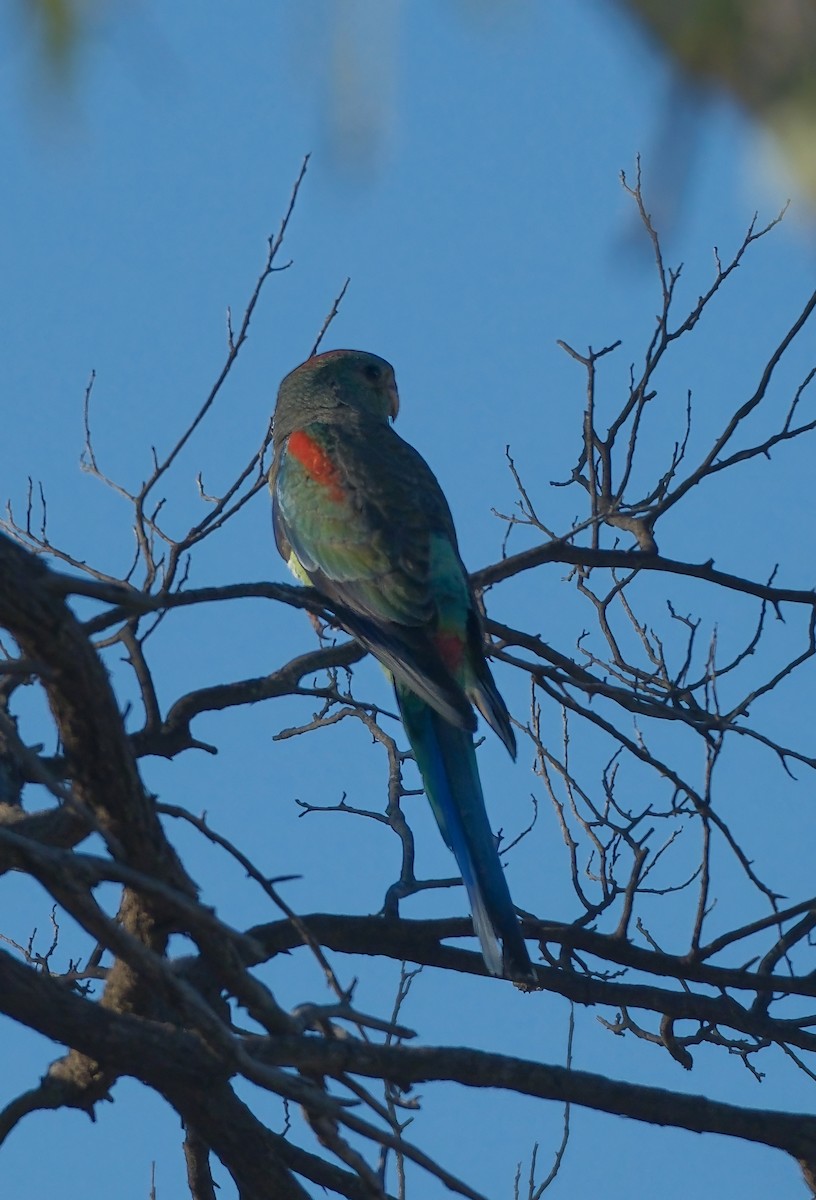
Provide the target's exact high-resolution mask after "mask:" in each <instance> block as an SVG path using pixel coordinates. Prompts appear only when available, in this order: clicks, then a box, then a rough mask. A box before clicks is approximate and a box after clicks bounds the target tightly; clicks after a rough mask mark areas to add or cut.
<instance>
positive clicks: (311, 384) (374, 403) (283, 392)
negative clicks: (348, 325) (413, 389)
mask: <svg viewBox="0 0 816 1200" xmlns="http://www.w3.org/2000/svg"><path fill="white" fill-rule="evenodd" d="M348 408H351V409H357V410H358V411H360V412H364V413H367V414H368V415H369V416H372V417H376V418H378V419H380V420H382V421H383V422H387V421H388V420H392V421H393V420H394V418H395V417H396V415H397V412H398V411H399V395H398V394H397V381H396V379H395V378H394V368H393V367H392V366H391V364H390V363H388V362H386V361H385V359H384V358H380V357H379V355H377V354H369V353H368V352H367V351H365V350H328V351H327V352H326V353H325V354H315V355H314V356H313V357H312V358H307V360H306V362H305V363H301V365H300V366H299V367H295V369H294V371H290V373H289V374H288V375H287V376H286V378H285V379H284V381H283V383H282V384H281V385H280V390H279V391H278V403H277V407H276V409H275V425H276V427H277V428H278V430H279V433H280V434H283V435H285V434H286V433H288V432H289V431H290V430H292V429H295V428H297V427H298V426H300V425H303V424H306V423H308V422H309V421H311V420H319V419H323V420H325V419H330V414H331V411H332V410H335V411H337V410H342V409H348Z"/></svg>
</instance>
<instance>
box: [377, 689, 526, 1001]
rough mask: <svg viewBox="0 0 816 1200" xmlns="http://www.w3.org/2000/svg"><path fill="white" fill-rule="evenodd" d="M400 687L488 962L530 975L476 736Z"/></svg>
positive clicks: (493, 969)
mask: <svg viewBox="0 0 816 1200" xmlns="http://www.w3.org/2000/svg"><path fill="white" fill-rule="evenodd" d="M395 690H396V693H397V703H398V704H399V708H400V714H401V716H402V721H403V724H404V726H405V731H406V733H407V734H408V740H409V741H410V743H411V748H412V750H413V751H414V757H415V758H416V761H417V766H418V767H419V771H420V774H421V776H422V782H423V784H424V785H425V792H426V795H427V797H428V800H429V802H430V805H431V808H432V809H433V813H434V816H435V817H436V821H437V824H438V825H439V829H440V831H441V833H442V836H443V838H444V839H445V842H446V843H447V845H448V847H449V848H450V850H452V851H453V854H454V856H455V858H456V862H457V864H458V866H459V870H460V871H461V873H462V881H463V883H464V885H465V888H466V890H467V894H468V899H469V901H470V907H471V912H472V914H473V927H474V930H475V932H476V934H477V936H478V938H479V942H480V943H481V948H482V957H483V958H484V961H485V965H486V966H487V969H488V971H490V973H491V975H497V976H502V975H504V976H506V977H508V978H513V979H525V978H526V979H529V978H530V977H531V976H532V974H533V969H532V964H531V962H530V957H529V955H528V953H527V947H526V946H525V944H524V939H523V938H522V936H521V929H520V927H519V923H518V918H517V916H516V911H515V908H514V907H513V901H512V899H511V898H510V890H509V888H508V886H507V880H506V879H505V877H504V871H503V870H502V865H501V862H500V860H499V855H498V851H497V849H496V841H495V838H494V837H493V832H492V830H491V828H490V824H489V822H488V819H487V813H486V811H485V805H484V797H483V794H482V785H481V782H480V780H479V770H478V767H477V764H476V751H475V749H474V746H473V737H472V735H471V734H470V733H469V732H467V731H466V730H463V729H458V728H456V727H455V726H453V725H451V724H450V723H449V722H447V721H445V720H444V718H443V717H441V716H440V715H439V713H437V712H436V711H435V710H434V709H432V708H431V707H430V706H429V705H427V704H426V703H425V702H424V701H423V700H420V699H419V697H418V696H416V695H415V694H414V693H412V692H410V691H408V689H407V688H405V687H403V686H401V685H400V684H399V683H397V685H396V689H395ZM499 942H501V943H502V947H503V950H501V949H500V948H499Z"/></svg>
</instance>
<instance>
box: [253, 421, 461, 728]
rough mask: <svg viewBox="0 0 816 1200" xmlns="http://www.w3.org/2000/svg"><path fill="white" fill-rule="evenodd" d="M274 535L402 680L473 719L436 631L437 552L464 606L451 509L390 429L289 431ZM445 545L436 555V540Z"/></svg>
mask: <svg viewBox="0 0 816 1200" xmlns="http://www.w3.org/2000/svg"><path fill="white" fill-rule="evenodd" d="M270 483H271V485H272V488H273V497H274V501H273V513H274V518H273V519H274V523H275V537H276V541H277V544H278V548H279V550H280V552H281V554H282V555H283V556H284V557H285V558H286V559H287V561H288V562H289V564H290V566H291V568H292V569H293V571H294V572H295V574H296V575H298V576H299V577H300V578H304V577H306V578H308V579H309V581H310V582H311V583H312V584H314V586H315V587H317V588H319V589H320V591H322V592H323V593H324V594H325V595H326V596H327V597H328V598H329V599H330V600H332V601H334V602H336V603H337V605H338V608H339V610H340V611H338V616H339V617H340V618H341V619H342V622H343V624H344V625H345V626H346V627H347V628H348V630H349V632H350V633H351V634H352V635H353V636H354V637H356V638H357V639H358V640H359V641H360V642H361V643H362V644H363V645H364V646H365V647H366V648H367V649H368V650H370V651H371V653H372V654H374V655H375V657H376V658H378V659H379V660H380V661H381V662H382V663H383V664H384V665H385V666H386V667H387V668H388V669H389V670H390V671H391V672H392V673H393V674H394V676H395V677H396V678H397V679H400V680H402V681H403V682H404V683H405V684H406V686H407V687H409V688H410V689H411V690H412V691H414V692H415V693H416V694H417V695H419V696H421V697H422V698H423V699H424V700H426V701H427V703H428V704H430V705H431V706H432V707H434V708H435V709H436V710H437V711H438V712H439V713H440V714H441V715H442V716H444V717H445V718H446V719H447V720H449V721H451V722H452V723H453V724H454V725H456V726H458V727H459V728H463V729H468V730H473V729H474V728H475V727H476V720H475V716H474V714H473V711H472V709H471V705H470V703H469V701H468V699H467V697H466V695H465V692H464V689H463V688H462V687H461V686H460V684H459V683H458V682H457V680H456V679H455V678H454V677H453V675H452V674H451V672H450V671H449V670H448V668H447V666H446V663H445V661H444V659H443V657H441V656H440V653H439V649H438V647H437V645H436V644H435V641H434V637H433V633H434V632H435V631H436V629H437V625H438V623H439V615H440V614H439V607H440V580H438V579H434V578H433V575H432V571H433V569H434V568H435V567H437V566H438V564H439V562H440V559H441V558H444V560H445V563H446V566H445V571H446V574H449V575H450V577H451V582H450V583H449V584H447V583H446V581H445V580H444V579H443V580H442V581H441V594H442V597H443V600H444V597H445V596H446V595H447V593H446V591H445V588H446V587H448V588H449V590H450V588H453V591H454V593H457V592H458V593H459V594H461V597H463V598H464V599H465V600H466V601H467V602H468V603H469V591H468V584H467V577H466V575H465V573H464V568H463V567H462V565H461V560H460V559H459V556H458V551H457V549H456V544H455V534H454V532H453V522H452V520H451V517H450V512H449V510H448V507H447V503H446V502H445V499H444V496H443V495H442V492H441V489H440V488H439V485H438V483H437V482H436V479H435V478H434V476H433V474H432V472H431V471H430V468H429V467H428V466H427V464H426V463H425V462H424V460H423V459H422V458H421V457H420V455H419V454H417V453H416V451H414V450H413V449H412V448H411V447H410V446H408V445H407V443H405V442H403V441H402V439H401V438H399V437H398V436H397V434H395V433H393V431H392V430H390V429H389V428H388V427H386V426H376V427H375V428H374V429H368V430H366V436H365V437H362V436H360V433H359V431H356V430H352V431H349V430H346V429H345V428H341V427H339V426H337V425H325V424H324V425H311V426H309V427H307V429H306V430H300V431H297V432H295V433H293V434H292V435H290V437H289V438H288V441H287V442H286V443H285V444H284V446H283V447H282V450H281V453H280V454H279V456H278V458H277V459H276V462H275V464H274V465H273V468H272V472H271V476H270ZM444 546H447V547H448V551H447V553H446V554H444V555H440V552H439V551H440V547H444Z"/></svg>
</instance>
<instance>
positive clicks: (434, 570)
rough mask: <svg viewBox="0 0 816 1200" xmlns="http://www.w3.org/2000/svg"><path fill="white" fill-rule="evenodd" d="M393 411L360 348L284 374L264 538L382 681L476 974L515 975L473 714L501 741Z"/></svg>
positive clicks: (383, 372) (386, 376)
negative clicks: (456, 900) (453, 866)
mask: <svg viewBox="0 0 816 1200" xmlns="http://www.w3.org/2000/svg"><path fill="white" fill-rule="evenodd" d="M398 407H399V398H398V395H397V385H396V381H395V379H394V371H393V368H392V367H391V365H390V364H389V363H387V362H386V361H385V360H384V359H382V358H379V357H378V356H377V355H376V354H368V353H365V352H364V351H362V350H331V351H329V352H328V353H325V354H318V355H315V356H314V357H313V358H310V359H308V361H307V362H305V363H303V364H302V365H301V366H299V367H297V368H296V369H295V370H294V371H292V372H291V374H289V375H287V376H286V378H285V379H284V381H283V383H282V384H281V386H280V391H279V392H278V401H277V407H276V409H275V421H274V441H273V445H274V458H273V462H272V467H271V470H270V473H269V486H270V488H271V491H272V496H273V515H274V527H275V541H276V542H277V546H278V550H279V551H280V553H281V555H282V556H283V558H284V559H285V560H286V561H287V563H288V565H289V567H290V568H291V569H292V571H293V572H294V574H295V575H296V576H297V577H298V578H299V579H300V580H301V581H302V582H305V583H311V584H313V585H314V586H315V587H317V588H319V589H320V591H321V592H322V593H323V594H324V595H325V596H326V597H327V598H328V599H329V600H330V601H332V600H333V601H335V602H336V603H337V605H338V608H339V609H340V610H341V614H342V623H343V624H344V625H345V626H346V628H347V629H348V631H349V633H351V634H352V635H353V636H354V637H355V638H357V640H358V641H360V642H361V643H362V644H363V645H364V646H365V647H366V649H367V650H369V651H370V652H371V653H372V654H373V655H374V656H375V657H376V658H378V659H379V660H380V662H381V663H382V664H383V665H384V666H385V667H386V668H387V669H388V671H390V673H391V675H392V676H393V680H394V688H395V691H396V697H397V704H398V706H399V711H400V715H401V717H402V721H403V725H404V726H405V732H406V733H407V735H408V740H409V742H410V743H411V748H412V750H413V752H414V757H415V759H416V762H417V766H418V767H419V771H420V774H421V776H422V782H423V784H424V786H425V792H426V794H427V797H428V800H429V801H430V804H431V808H432V809H433V813H434V816H435V817H436V820H437V823H438V825H439V828H440V830H441V832H442V836H443V838H444V839H445V841H446V843H447V845H448V846H449V848H450V849H451V850H452V851H453V853H454V855H455V857H456V861H457V863H458V864H459V870H460V871H461V873H462V879H463V882H464V884H465V887H466V889H467V894H468V898H469V900H470V906H471V910H472V913H473V925H474V928H475V931H476V933H477V935H478V937H479V941H480V943H481V948H482V955H483V957H484V961H485V964H486V966H487V968H488V970H489V971H490V973H491V974H492V975H497V976H501V975H504V976H505V977H507V978H511V979H515V980H528V981H529V980H530V979H532V977H533V969H532V966H531V963H530V958H529V955H528V953H527V947H526V946H525V944H524V940H523V938H522V936H521V930H520V927H519V923H518V919H517V917H516V912H515V909H514V907H513V902H512V900H511V899H510V892H509V890H508V887H507V881H506V879H505V877H504V872H503V870H502V866H501V862H500V861H499V856H498V852H497V849H496V842H495V839H494V837H493V833H492V832H491V829H490V825H489V823H488V819H487V813H486V812H485V805H484V798H483V795H482V787H481V783H480V781H479V772H478V768H477V766H476V753H475V750H474V746H473V731H474V730H475V728H476V716H475V713H474V711H473V706H474V705H475V706H476V708H477V709H478V710H479V712H480V713H481V714H482V716H483V717H484V719H485V720H486V721H487V723H488V724H489V725H490V726H491V727H492V728H493V729H494V730H495V731H496V733H497V734H498V735H499V737H500V738H501V740H502V741H503V742H504V744H505V746H506V747H507V749H508V750H509V752H510V754H511V755H512V756H513V757H514V758H515V755H516V739H515V736H514V734H513V730H512V727H511V725H510V718H509V715H508V712H507V707H506V705H505V703H504V701H503V700H502V698H501V696H500V695H499V692H498V689H497V688H496V684H495V683H494V681H493V676H492V675H491V673H490V668H489V667H488V665H487V662H486V660H485V656H484V650H483V637H482V623H481V619H480V616H479V612H478V609H477V607H476V602H475V599H474V595H473V590H472V588H471V586H470V582H469V580H468V576H467V572H466V570H465V568H464V565H463V563H462V559H461V558H460V556H459V549H458V546H457V541H456V532H455V530H454V527H453V519H452V517H451V514H450V509H449V508H448V505H447V501H446V500H445V497H444V495H443V494H442V489H441V488H440V486H439V484H438V483H437V481H436V478H435V476H434V475H433V472H432V471H431V469H430V467H429V466H428V464H427V463H426V462H425V460H424V459H423V458H422V457H421V456H420V455H419V454H418V453H417V451H416V450H414V448H413V447H412V446H409V445H408V443H407V442H405V441H403V439H402V438H401V437H400V436H399V434H397V433H395V432H394V430H393V429H392V428H391V424H390V422H391V420H393V419H394V418H395V417H396V415H397V410H398ZM499 942H501V943H502V948H503V951H502V950H500V948H499Z"/></svg>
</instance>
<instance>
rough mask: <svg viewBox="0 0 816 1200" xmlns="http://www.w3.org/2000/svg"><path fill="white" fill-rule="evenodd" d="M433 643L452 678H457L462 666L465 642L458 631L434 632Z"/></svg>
mask: <svg viewBox="0 0 816 1200" xmlns="http://www.w3.org/2000/svg"><path fill="white" fill-rule="evenodd" d="M433 641H434V645H435V646H436V648H437V650H438V651H439V657H440V658H441V659H442V661H443V663H444V664H445V666H446V667H447V668H448V670H449V671H450V673H451V675H453V677H454V678H457V677H458V675H459V672H460V670H461V667H462V657H463V655H464V650H465V643H464V641H463V639H462V638H461V637H460V636H459V634H458V633H441V632H437V633H435V634H434V639H433Z"/></svg>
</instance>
